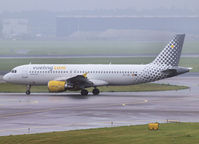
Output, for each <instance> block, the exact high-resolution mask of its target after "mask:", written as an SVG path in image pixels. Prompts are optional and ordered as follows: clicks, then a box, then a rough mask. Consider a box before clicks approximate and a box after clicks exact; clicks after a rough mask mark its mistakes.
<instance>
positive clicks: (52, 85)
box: [48, 81, 67, 92]
mask: <svg viewBox="0 0 199 144" xmlns="http://www.w3.org/2000/svg"><path fill="white" fill-rule="evenodd" d="M66 87H67V84H66V82H65V81H49V82H48V90H49V92H64V91H65V90H66Z"/></svg>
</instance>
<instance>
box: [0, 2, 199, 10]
mask: <svg viewBox="0 0 199 144" xmlns="http://www.w3.org/2000/svg"><path fill="white" fill-rule="evenodd" d="M161 7H163V8H172V9H179V8H181V9H193V10H199V0H0V12H2V11H22V10H49V11H66V10H94V9H126V8H134V9H137V10H142V9H155V8H161Z"/></svg>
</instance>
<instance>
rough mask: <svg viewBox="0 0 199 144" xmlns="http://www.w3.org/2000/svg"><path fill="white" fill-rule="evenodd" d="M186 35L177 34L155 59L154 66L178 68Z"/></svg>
mask: <svg viewBox="0 0 199 144" xmlns="http://www.w3.org/2000/svg"><path fill="white" fill-rule="evenodd" d="M184 38H185V34H177V35H175V36H174V38H173V39H172V40H171V41H170V42H169V44H168V45H167V46H166V47H165V48H164V49H163V50H162V52H161V53H160V54H159V55H158V56H157V57H156V58H155V60H154V61H153V62H152V64H156V65H168V66H178V64H179V60H180V55H181V51H182V47H183V43H184Z"/></svg>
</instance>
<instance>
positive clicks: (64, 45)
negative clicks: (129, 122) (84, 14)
mask: <svg viewBox="0 0 199 144" xmlns="http://www.w3.org/2000/svg"><path fill="white" fill-rule="evenodd" d="M166 44H167V42H136V41H6V40H4V41H0V49H1V51H0V55H2V56H4V55H24V54H25V55H103V54H106V55H125V54H142V53H143V52H144V53H145V54H157V53H159V52H160V51H161V50H162V49H163V48H164V46H165V45H166ZM198 45H199V42H198V41H190V42H189V41H185V44H184V48H183V53H199V49H198V47H197V46H198Z"/></svg>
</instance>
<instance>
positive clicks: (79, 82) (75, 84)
mask: <svg viewBox="0 0 199 144" xmlns="http://www.w3.org/2000/svg"><path fill="white" fill-rule="evenodd" d="M66 83H67V86H68V87H71V88H72V89H74V90H79V89H84V88H88V87H93V86H94V84H93V83H92V82H91V81H89V80H88V78H87V77H85V76H84V75H77V76H75V77H71V78H69V79H67V80H66Z"/></svg>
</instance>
